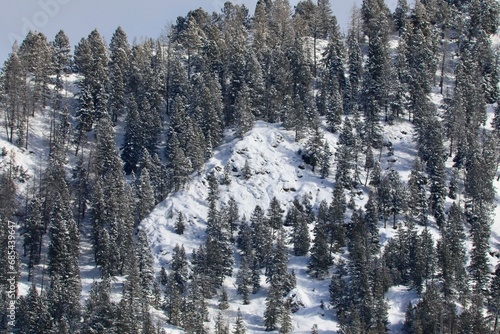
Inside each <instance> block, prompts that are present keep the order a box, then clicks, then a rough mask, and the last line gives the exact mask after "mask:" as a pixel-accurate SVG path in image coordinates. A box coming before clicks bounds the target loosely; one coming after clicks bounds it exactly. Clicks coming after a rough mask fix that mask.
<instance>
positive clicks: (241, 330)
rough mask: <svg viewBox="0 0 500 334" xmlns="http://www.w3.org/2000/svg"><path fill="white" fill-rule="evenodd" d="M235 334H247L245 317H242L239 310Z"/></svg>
mask: <svg viewBox="0 0 500 334" xmlns="http://www.w3.org/2000/svg"><path fill="white" fill-rule="evenodd" d="M232 333H233V334H245V333H246V328H245V324H244V321H243V316H242V315H241V310H240V309H239V308H238V312H237V313H236V322H235V324H234V328H233V332H232Z"/></svg>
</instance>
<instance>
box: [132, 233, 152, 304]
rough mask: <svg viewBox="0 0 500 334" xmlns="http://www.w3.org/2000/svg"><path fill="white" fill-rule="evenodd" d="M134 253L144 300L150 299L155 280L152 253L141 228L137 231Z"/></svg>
mask: <svg viewBox="0 0 500 334" xmlns="http://www.w3.org/2000/svg"><path fill="white" fill-rule="evenodd" d="M136 253H137V264H138V266H139V278H140V284H141V288H142V294H143V296H144V299H145V300H147V299H149V300H151V301H152V300H153V285H154V280H155V274H154V269H153V255H152V254H151V248H150V247H149V242H148V239H147V236H146V232H144V230H142V229H140V230H139V231H138V232H137V244H136Z"/></svg>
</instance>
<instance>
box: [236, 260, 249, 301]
mask: <svg viewBox="0 0 500 334" xmlns="http://www.w3.org/2000/svg"><path fill="white" fill-rule="evenodd" d="M247 258H249V256H247V255H243V256H242V257H241V263H240V268H239V270H238V274H237V276H236V285H237V288H236V292H237V293H238V294H239V295H241V296H242V298H243V304H244V305H248V304H250V300H249V299H248V295H249V294H250V286H251V284H252V272H251V270H250V268H249V264H248V259H247Z"/></svg>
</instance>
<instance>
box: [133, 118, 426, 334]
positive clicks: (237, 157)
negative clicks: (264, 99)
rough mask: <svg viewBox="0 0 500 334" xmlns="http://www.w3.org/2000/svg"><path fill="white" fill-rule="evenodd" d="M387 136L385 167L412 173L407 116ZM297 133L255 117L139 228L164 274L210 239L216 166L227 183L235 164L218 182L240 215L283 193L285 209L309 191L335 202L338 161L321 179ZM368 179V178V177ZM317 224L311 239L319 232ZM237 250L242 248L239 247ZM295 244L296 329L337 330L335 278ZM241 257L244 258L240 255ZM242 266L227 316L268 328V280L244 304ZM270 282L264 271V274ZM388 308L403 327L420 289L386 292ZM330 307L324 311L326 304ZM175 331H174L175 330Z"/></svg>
mask: <svg viewBox="0 0 500 334" xmlns="http://www.w3.org/2000/svg"><path fill="white" fill-rule="evenodd" d="M384 128H385V129H384V130H385V131H384V134H385V135H384V140H385V141H386V142H391V144H392V145H393V146H394V148H395V150H394V155H388V154H387V153H388V152H387V149H384V150H383V151H381V152H376V153H377V155H378V156H379V157H380V159H381V164H382V166H383V168H384V169H386V168H389V167H390V168H394V169H397V170H398V171H400V173H401V175H402V176H403V177H404V178H407V176H408V174H409V171H410V168H411V163H412V160H413V157H414V156H415V147H414V144H413V142H412V135H413V130H412V125H411V124H410V123H408V122H405V121H402V122H401V123H400V124H398V125H397V126H384ZM322 131H324V137H325V140H326V141H327V142H328V144H329V146H330V147H331V148H332V151H334V150H335V149H336V147H337V145H336V143H337V139H338V136H337V135H336V134H332V133H330V132H328V131H326V130H322ZM294 138H295V137H294V132H293V131H287V130H285V129H283V127H282V126H281V125H278V124H269V123H265V122H260V121H259V122H256V124H255V125H254V127H253V129H252V130H250V131H249V132H248V133H247V134H246V135H245V136H244V138H243V139H240V138H236V137H235V136H234V135H233V132H232V131H227V132H226V139H225V141H224V143H223V144H222V145H221V146H219V147H218V149H217V150H216V151H215V154H214V156H213V157H212V158H211V159H210V160H209V161H208V162H207V163H206V165H205V170H204V171H202V172H201V173H199V174H198V175H193V177H192V180H191V181H190V182H188V183H187V184H186V186H185V187H184V189H183V190H181V191H179V192H177V193H175V194H173V195H171V196H169V197H168V198H167V199H166V200H164V201H163V202H162V203H160V204H159V205H158V206H157V207H156V208H155V209H154V210H153V212H152V213H151V214H150V215H149V216H148V217H147V218H146V219H145V220H143V222H142V223H141V225H140V228H142V229H144V230H145V231H146V234H147V235H148V239H149V243H150V245H151V247H152V249H153V254H154V255H155V259H156V266H157V268H156V269H157V272H158V271H159V269H160V268H161V266H164V267H165V268H166V269H167V270H168V268H169V262H170V260H171V257H172V251H173V248H174V247H175V246H176V245H177V244H178V245H183V246H184V248H185V249H186V253H187V254H191V253H192V251H193V250H195V249H197V248H198V246H199V245H200V244H201V243H202V242H203V240H204V237H205V227H206V217H207V211H208V208H207V207H208V204H207V200H206V199H207V196H208V180H207V176H208V174H209V173H210V172H211V171H214V174H215V175H216V177H217V178H218V179H219V180H221V179H222V178H223V175H224V167H225V166H226V165H227V164H229V167H230V168H229V170H231V173H230V174H231V177H230V180H231V182H230V184H229V185H219V196H220V203H222V205H224V203H227V202H228V201H229V198H230V197H233V198H234V200H235V201H236V202H237V203H238V205H239V214H240V217H241V218H242V219H243V218H246V219H248V218H249V217H250V216H251V213H252V211H253V210H254V208H255V206H256V205H259V206H261V207H262V208H263V209H264V211H266V210H267V208H268V207H269V204H270V202H271V199H272V198H273V197H276V198H277V199H278V200H279V201H280V203H281V207H282V209H283V211H285V212H286V211H288V209H289V207H290V206H291V205H292V202H293V200H294V199H296V198H298V199H300V198H302V197H303V196H308V197H309V199H310V203H312V204H313V207H314V209H317V206H318V205H319V203H320V202H321V201H322V200H325V201H327V202H328V203H329V202H330V201H331V199H332V190H333V187H334V182H333V175H334V169H335V166H332V168H331V171H330V176H329V177H327V178H326V179H322V178H320V176H319V174H318V173H314V172H313V171H312V169H311V166H309V165H307V164H305V163H304V162H303V161H302V157H301V155H300V153H299V152H300V150H301V149H302V148H303V147H304V145H305V141H306V140H307V139H303V140H302V141H300V142H295V140H294ZM245 162H247V163H248V165H249V166H250V169H251V170H252V175H251V177H250V178H249V179H248V180H246V179H245V178H243V176H242V175H241V174H242V169H243V168H244V165H245ZM361 177H362V179H363V180H364V177H365V175H363V174H362V176H361ZM361 189H363V190H365V192H361V193H360V194H359V195H357V196H356V198H355V201H356V205H357V206H361V205H364V203H365V202H366V200H367V196H366V190H367V189H366V188H365V187H361ZM179 212H181V213H182V214H183V215H184V218H185V221H186V222H187V224H186V230H185V231H184V234H183V235H178V234H176V233H175V232H174V225H175V222H176V220H177V218H178V213H179ZM312 228H313V226H310V229H311V237H312ZM394 233H395V232H394V230H393V229H392V228H390V227H388V228H386V229H384V228H383V227H382V225H380V235H381V240H382V241H384V240H388V239H390V238H391V237H392V236H393V235H394ZM235 251H236V249H235ZM292 253H293V252H292V250H291V246H289V255H290V260H289V264H288V268H289V270H292V269H293V270H294V272H295V274H296V277H297V287H296V288H295V289H294V290H292V292H291V293H290V294H291V295H294V299H295V300H300V301H301V302H302V304H303V307H302V308H300V309H299V310H298V311H297V312H296V313H294V314H293V326H294V328H295V329H294V333H310V330H311V327H312V326H313V325H314V324H316V325H318V328H319V329H320V330H321V332H322V333H334V332H335V331H336V329H337V328H336V322H335V319H334V317H333V315H334V313H335V312H334V311H333V310H330V305H329V302H328V300H329V292H328V288H329V284H330V280H329V279H328V277H327V278H326V279H325V280H316V279H312V278H311V277H310V276H309V275H308V273H307V264H308V261H309V260H308V256H305V257H296V256H292ZM236 258H238V257H236ZM238 267H239V263H238V261H236V263H235V266H234V268H233V274H232V277H229V278H226V280H225V282H224V286H225V288H226V290H227V292H228V296H229V304H230V307H229V309H228V310H226V311H225V316H226V317H227V318H228V319H229V321H230V323H231V322H233V321H234V319H235V318H236V312H237V310H238V308H239V309H241V312H242V315H243V318H244V320H245V322H246V325H247V330H248V332H250V333H254V332H263V331H264V330H265V327H264V326H263V323H264V320H263V313H264V310H265V308H266V306H265V298H266V294H267V290H268V285H267V284H263V289H262V290H261V291H260V292H259V293H257V294H255V295H251V297H250V301H251V303H250V305H243V303H242V299H241V296H239V295H237V294H236V274H237V270H238ZM261 280H262V282H264V276H263V275H262V277H261ZM216 298H217V297H215V299H214V300H211V301H209V307H210V312H211V315H210V320H211V323H212V326H213V324H214V322H215V319H216V316H217V313H218V309H217V300H216ZM387 298H388V304H389V306H390V309H389V321H391V325H390V328H391V329H393V330H396V329H399V327H400V326H401V324H402V321H403V320H404V312H405V309H406V305H407V303H408V301H409V300H412V301H413V300H414V299H415V298H417V297H416V294H415V292H414V291H408V288H407V287H394V288H392V289H391V290H390V291H389V292H388V295H387ZM322 304H323V308H322V307H321V306H320V305H322ZM169 330H171V328H170V329H169Z"/></svg>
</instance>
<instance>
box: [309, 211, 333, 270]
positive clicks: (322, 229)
mask: <svg viewBox="0 0 500 334" xmlns="http://www.w3.org/2000/svg"><path fill="white" fill-rule="evenodd" d="M328 210H329V209H328V204H327V203H326V202H325V201H322V202H321V203H320V205H319V208H318V217H317V220H316V224H315V226H314V231H313V233H314V241H313V245H312V248H311V259H310V261H309V264H308V266H307V268H308V271H309V274H310V275H312V276H313V277H315V278H318V279H322V278H324V277H325V276H326V274H327V273H328V268H329V266H330V264H331V257H330V252H329V245H328V234H327V233H328V225H329V224H330V222H329V218H328Z"/></svg>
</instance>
